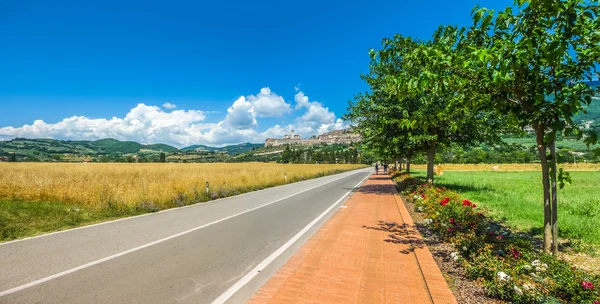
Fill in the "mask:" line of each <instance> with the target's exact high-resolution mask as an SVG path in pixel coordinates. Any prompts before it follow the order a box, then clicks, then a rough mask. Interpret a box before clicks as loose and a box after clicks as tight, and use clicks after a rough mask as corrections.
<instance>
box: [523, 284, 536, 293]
mask: <svg viewBox="0 0 600 304" xmlns="http://www.w3.org/2000/svg"><path fill="white" fill-rule="evenodd" d="M534 288H535V286H534V285H533V284H531V283H525V284H523V289H525V291H528V290H533V289H534Z"/></svg>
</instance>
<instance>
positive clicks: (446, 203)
mask: <svg viewBox="0 0 600 304" xmlns="http://www.w3.org/2000/svg"><path fill="white" fill-rule="evenodd" d="M449 202H450V199H449V198H445V199H443V200H442V202H441V203H440V205H442V206H446V205H448V203H449Z"/></svg>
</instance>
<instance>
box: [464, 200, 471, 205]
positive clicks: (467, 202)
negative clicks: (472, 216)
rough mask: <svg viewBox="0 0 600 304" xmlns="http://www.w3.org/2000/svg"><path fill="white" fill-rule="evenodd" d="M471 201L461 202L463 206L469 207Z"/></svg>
mask: <svg viewBox="0 0 600 304" xmlns="http://www.w3.org/2000/svg"><path fill="white" fill-rule="evenodd" d="M471 204H472V203H471V201H470V200H464V201H463V206H471Z"/></svg>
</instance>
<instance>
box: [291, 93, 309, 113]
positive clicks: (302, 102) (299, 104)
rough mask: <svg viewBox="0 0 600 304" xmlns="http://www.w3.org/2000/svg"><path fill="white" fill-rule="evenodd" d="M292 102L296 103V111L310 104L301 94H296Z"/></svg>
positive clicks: (306, 97)
mask: <svg viewBox="0 0 600 304" xmlns="http://www.w3.org/2000/svg"><path fill="white" fill-rule="evenodd" d="M296 89H297V88H296ZM294 100H295V101H296V110H297V109H300V108H308V107H310V102H308V96H305V95H304V93H302V92H298V93H296V96H294Z"/></svg>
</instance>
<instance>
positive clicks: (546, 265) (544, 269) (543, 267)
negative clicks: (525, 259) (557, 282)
mask: <svg viewBox="0 0 600 304" xmlns="http://www.w3.org/2000/svg"><path fill="white" fill-rule="evenodd" d="M541 267H542V271H546V269H548V264H546V263H544V264H542V266H541Z"/></svg>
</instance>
